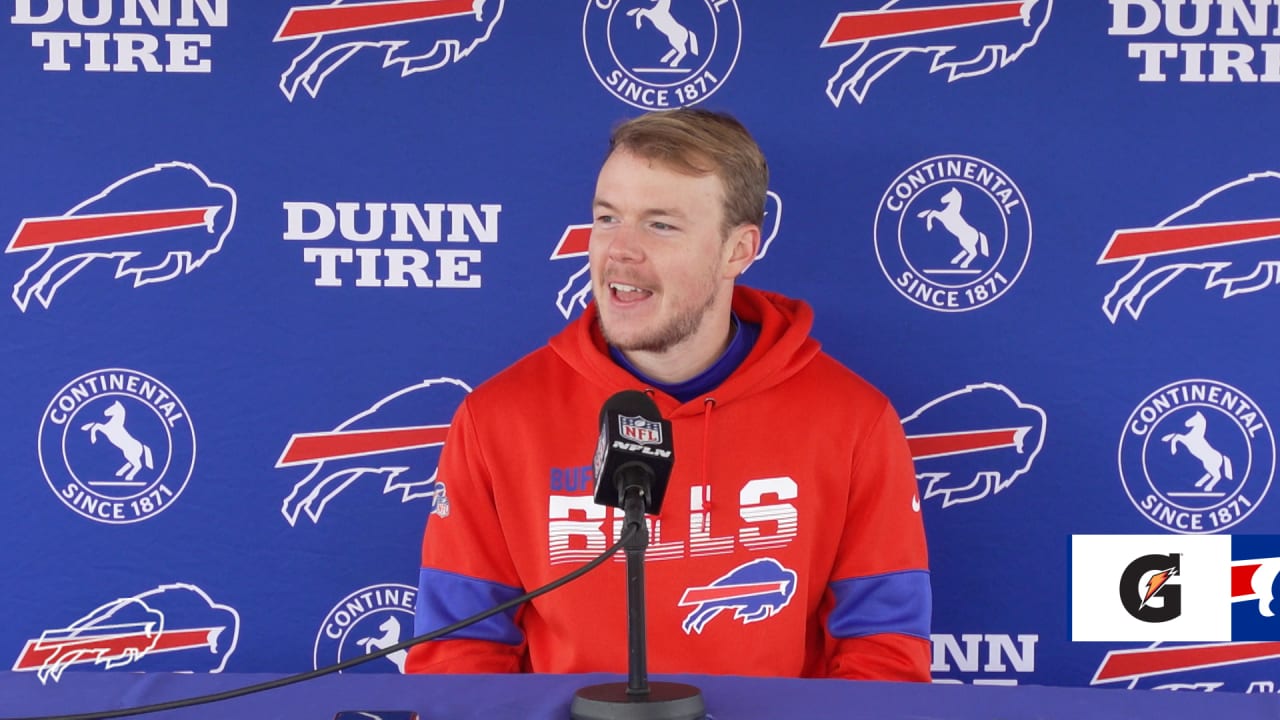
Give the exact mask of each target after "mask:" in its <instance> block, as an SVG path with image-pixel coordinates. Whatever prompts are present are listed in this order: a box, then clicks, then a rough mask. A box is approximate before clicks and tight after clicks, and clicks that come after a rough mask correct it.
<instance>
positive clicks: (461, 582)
mask: <svg viewBox="0 0 1280 720" xmlns="http://www.w3.org/2000/svg"><path fill="white" fill-rule="evenodd" d="M522 592H523V591H522V590H521V589H520V588H514V587H509V586H507V585H502V584H500V583H495V582H489V581H487V580H478V579H476V578H472V577H467V576H466V575H458V574H456V573H451V572H445V571H443V570H434V569H431V568H422V570H421V571H420V572H419V574H418V601H417V603H416V604H415V606H414V613H413V634H414V635H425V634H426V633H429V632H433V631H435V630H439V629H440V628H442V627H446V626H448V625H452V624H453V623H456V622H458V621H459V620H462V619H463V618H467V617H470V616H472V615H475V614H476V613H479V612H483V611H485V610H488V609H489V608H492V607H494V606H496V605H498V604H500V603H503V602H506V601H508V600H510V599H512V598H514V597H518V596H519V595H521V594H522ZM516 610H517V608H511V609H509V610H507V611H505V612H502V613H499V614H497V615H494V616H493V617H491V618H487V619H485V620H481V621H480V622H478V623H476V624H474V625H471V626H468V627H465V628H462V629H461V630H458V631H457V632H455V633H453V634H451V635H447V636H446V638H450V639H468V640H489V641H492V642H500V643H504V644H507V645H519V644H520V643H521V642H522V641H523V640H524V634H523V633H521V632H520V629H519V628H517V627H516V623H515V616H516Z"/></svg>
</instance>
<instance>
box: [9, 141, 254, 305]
mask: <svg viewBox="0 0 1280 720" xmlns="http://www.w3.org/2000/svg"><path fill="white" fill-rule="evenodd" d="M235 218H236V194H235V191H234V190H232V189H231V188H229V187H227V186H226V185H223V184H221V183H215V182H213V181H212V180H210V179H209V178H208V176H206V175H205V174H204V172H203V171H201V170H200V169H199V168H197V167H196V166H194V165H190V164H188V163H182V162H171V163H163V164H159V165H154V166H152V167H150V168H147V169H146V170H141V171H139V172H136V173H133V174H132V175H127V176H125V177H123V178H121V179H120V180H117V181H116V182H114V183H112V184H111V185H109V186H107V188H106V189H105V190H103V191H102V192H100V193H98V194H96V195H94V196H93V197H91V198H89V199H88V200H85V201H84V202H82V203H80V204H79V205H76V206H75V207H73V208H71V209H70V210H68V211H67V212H65V213H63V214H62V215H58V216H50V217H33V218H26V219H24V220H23V221H22V222H21V223H20V224H19V225H18V229H17V230H16V231H15V232H14V233H13V237H12V238H10V240H9V245H8V247H6V248H5V253H6V254H7V253H30V254H31V255H35V254H36V253H37V252H38V253H39V257H38V258H36V259H35V261H34V262H32V264H31V265H29V266H27V269H26V271H24V272H23V274H22V279H20V280H19V281H18V282H17V283H16V284H15V285H14V286H13V302H14V303H15V304H17V306H18V309H19V310H21V311H23V312H26V311H27V308H28V307H29V306H30V305H31V301H32V300H35V301H36V302H38V303H39V304H40V306H41V307H44V308H48V307H49V304H50V303H52V302H53V297H54V295H55V294H56V293H57V292H58V289H59V288H61V287H62V286H63V285H64V284H65V283H66V282H67V281H68V280H70V279H71V278H72V277H74V276H75V275H76V274H77V273H79V272H80V271H81V270H84V269H85V267H86V266H88V265H89V264H90V263H92V262H93V261H94V260H114V261H116V269H115V279H121V278H128V279H130V280H131V281H132V282H133V286H134V287H141V286H142V285H147V284H149V283H157V282H164V281H166V280H172V279H173V278H175V277H178V276H179V275H185V274H187V273H190V272H192V271H194V270H195V269H196V268H198V267H200V266H201V265H203V264H204V263H205V261H206V260H208V259H209V258H210V257H212V256H213V255H214V254H215V253H217V252H218V251H219V250H221V249H222V241H223V240H224V239H225V238H226V237H227V234H228V233H230V232H231V226H232V225H233V224H234V223H235ZM31 255H29V256H28V257H30V256H31Z"/></svg>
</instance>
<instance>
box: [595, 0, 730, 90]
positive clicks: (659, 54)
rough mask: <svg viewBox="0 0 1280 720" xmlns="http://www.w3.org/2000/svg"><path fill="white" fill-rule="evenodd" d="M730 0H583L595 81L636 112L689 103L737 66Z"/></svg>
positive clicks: (727, 75) (719, 85)
mask: <svg viewBox="0 0 1280 720" xmlns="http://www.w3.org/2000/svg"><path fill="white" fill-rule="evenodd" d="M741 43H742V19H741V17H740V16H739V14H738V4H737V2H736V0H589V2H588V3H587V11H586V14H585V15H584V16H583V19H582V44H583V48H584V49H585V50H586V53H587V62H588V63H589V64H590V65H591V71H592V72H593V73H595V76H596V79H597V80H599V81H600V84H601V85H604V86H605V88H606V89H608V90H609V92H611V93H613V94H614V96H615V97H617V98H618V99H619V100H621V101H623V102H625V103H627V104H629V105H633V106H635V107H638V108H640V109H642V110H661V109H663V108H672V107H682V106H688V105H694V104H696V103H699V102H701V101H703V100H705V99H707V98H708V97H710V96H711V94H712V93H714V92H715V91H716V90H719V89H720V87H721V85H723V84H724V82H725V80H727V79H728V77H729V74H730V73H732V72H733V66H734V65H736V64H737V62H738V50H739V49H740V46H741Z"/></svg>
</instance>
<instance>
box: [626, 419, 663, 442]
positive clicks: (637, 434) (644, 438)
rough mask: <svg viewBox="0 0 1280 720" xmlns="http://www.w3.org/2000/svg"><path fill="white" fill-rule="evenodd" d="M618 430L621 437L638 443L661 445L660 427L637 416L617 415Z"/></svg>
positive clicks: (658, 424)
mask: <svg viewBox="0 0 1280 720" xmlns="http://www.w3.org/2000/svg"><path fill="white" fill-rule="evenodd" d="M618 430H619V431H621V432H622V437H624V438H627V439H628V440H633V441H635V442H638V443H643V444H645V445H659V444H661V443H662V425H661V424H660V423H656V422H653V421H652V420H645V419H644V418H642V417H639V416H636V417H627V416H626V415H619V416H618Z"/></svg>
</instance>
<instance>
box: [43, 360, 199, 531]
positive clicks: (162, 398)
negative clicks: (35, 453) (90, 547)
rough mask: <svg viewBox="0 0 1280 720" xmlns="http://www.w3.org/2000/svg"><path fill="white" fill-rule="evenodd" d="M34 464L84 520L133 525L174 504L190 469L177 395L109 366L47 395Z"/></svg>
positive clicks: (188, 430)
mask: <svg viewBox="0 0 1280 720" xmlns="http://www.w3.org/2000/svg"><path fill="white" fill-rule="evenodd" d="M38 449H39V455H40V468H41V469H42V470H43V471H44V476H45V480H46V481H47V482H48V483H49V487H50V489H52V490H53V492H54V494H55V495H57V496H58V499H59V500H61V501H62V502H63V504H65V505H66V506H67V507H69V508H71V509H72V510H74V511H75V512H77V513H79V514H80V515H83V516H84V517H86V518H89V519H90V520H96V521H98V522H101V523H108V524H112V525H122V524H126V523H134V522H139V521H142V520H146V519H147V518H150V517H153V516H155V515H157V514H159V513H160V512H161V511H163V510H165V509H166V508H168V507H169V506H170V505H172V504H173V502H174V501H175V500H177V499H178V496H179V495H181V494H182V491H183V489H184V488H186V486H187V482H188V481H189V480H190V479H191V473H192V471H193V470H194V469H195V459H196V436H195V430H194V429H193V428H192V426H191V419H190V417H189V416H188V415H187V409H186V408H185V407H184V406H183V405H182V401H181V400H180V399H178V396H177V395H175V394H174V392H173V391H172V390H170V389H169V388H168V386H166V385H165V384H164V383H161V382H160V381H159V380H156V379H155V378H153V377H151V376H149V375H144V374H143V373H140V372H137V371H136V370H124V369H119V368H110V369H105V370H95V371H93V372H90V373H86V374H84V375H82V376H80V377H78V378H76V379H75V380H72V381H71V382H70V383H67V385H66V386H65V387H63V388H62V389H61V390H59V391H58V392H57V394H56V395H54V398H53V400H52V401H51V402H50V403H49V407H48V408H46V409H45V412H44V418H43V419H42V420H41V422H40V435H39V440H38Z"/></svg>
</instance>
